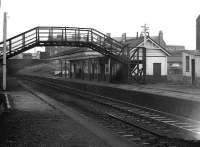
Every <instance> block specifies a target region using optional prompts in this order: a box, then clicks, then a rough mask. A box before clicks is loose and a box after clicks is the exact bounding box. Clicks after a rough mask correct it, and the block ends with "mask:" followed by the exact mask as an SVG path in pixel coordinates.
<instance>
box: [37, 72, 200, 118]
mask: <svg viewBox="0 0 200 147" xmlns="http://www.w3.org/2000/svg"><path fill="white" fill-rule="evenodd" d="M35 76H36V75H35ZM50 78H53V79H55V80H59V81H60V82H62V83H64V84H65V85H68V86H70V87H73V88H78V89H80V90H84V91H88V92H92V93H96V94H100V95H103V96H108V97H111V98H116V99H119V100H123V101H127V102H130V103H133V104H136V105H140V106H143V107H147V108H151V109H155V110H158V111H162V112H166V113H170V114H174V115H177V116H182V117H185V118H190V119H194V120H200V115H199V112H200V91H199V89H198V88H197V87H196V88H195V87H191V86H183V85H173V84H164V83H160V84H146V85H141V84H112V83H108V82H98V81H86V80H78V79H64V78H60V77H50Z"/></svg>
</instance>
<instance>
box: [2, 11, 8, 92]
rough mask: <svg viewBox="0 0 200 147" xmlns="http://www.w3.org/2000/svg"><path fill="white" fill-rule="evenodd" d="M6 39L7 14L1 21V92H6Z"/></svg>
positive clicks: (5, 13)
mask: <svg viewBox="0 0 200 147" xmlns="http://www.w3.org/2000/svg"><path fill="white" fill-rule="evenodd" d="M6 38H7V12H4V20H3V90H4V91H5V90H6Z"/></svg>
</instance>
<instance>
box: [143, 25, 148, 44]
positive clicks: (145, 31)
mask: <svg viewBox="0 0 200 147" xmlns="http://www.w3.org/2000/svg"><path fill="white" fill-rule="evenodd" d="M141 27H142V28H143V29H144V30H143V33H144V47H146V41H147V31H148V30H149V27H147V25H146V24H144V26H141Z"/></svg>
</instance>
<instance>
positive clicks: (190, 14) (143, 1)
mask: <svg viewBox="0 0 200 147" xmlns="http://www.w3.org/2000/svg"><path fill="white" fill-rule="evenodd" d="M4 11H7V12H8V16H9V19H8V37H12V36H13V35H17V34H18V33H21V32H23V31H26V30H28V29H31V28H33V27H36V26H43V25H45V26H77V27H93V28H96V29H98V30H100V31H102V32H104V33H107V32H110V33H111V35H112V36H121V34H122V33H124V32H126V33H127V36H135V35H136V32H137V31H138V32H140V31H141V27H140V26H142V25H144V23H146V24H147V25H148V26H149V27H150V35H157V34H158V31H159V30H162V31H163V32H164V39H165V41H166V42H167V44H179V45H185V46H186V49H195V30H196V29H195V26H196V24H195V21H196V17H197V16H198V15H199V14H200V1H199V0H2V7H1V11H0V15H1V19H0V24H1V25H0V27H2V28H3V26H2V24H3V23H2V20H3V12H4ZM0 33H1V34H2V29H0ZM0 39H1V40H2V35H1V36H0Z"/></svg>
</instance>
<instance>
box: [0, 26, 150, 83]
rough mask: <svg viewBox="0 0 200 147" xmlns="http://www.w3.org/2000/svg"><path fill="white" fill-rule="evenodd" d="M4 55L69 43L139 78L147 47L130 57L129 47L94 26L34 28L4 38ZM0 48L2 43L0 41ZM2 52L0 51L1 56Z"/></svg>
mask: <svg viewBox="0 0 200 147" xmlns="http://www.w3.org/2000/svg"><path fill="white" fill-rule="evenodd" d="M6 46H7V52H6V54H7V58H11V57H13V56H15V55H17V54H20V53H22V52H25V51H27V50H29V49H31V48H34V47H42V46H70V47H88V48H91V49H93V50H95V51H97V52H99V53H101V54H103V55H105V56H109V57H111V58H112V59H114V60H117V61H118V62H120V63H122V64H125V65H127V67H128V70H129V72H128V73H129V75H130V77H131V76H132V77H135V78H136V79H141V77H145V75H146V49H145V48H144V47H138V48H136V49H135V50H134V52H133V54H132V56H129V55H127V51H128V50H129V48H128V46H126V45H124V44H122V43H121V42H118V41H116V40H115V39H113V38H111V37H109V36H107V35H105V34H103V33H101V32H99V31H97V30H96V29H93V28H77V27H35V28H33V29H30V30H28V31H26V32H23V33H21V34H18V35H16V36H14V37H12V38H9V39H7V40H6ZM0 47H2V48H3V42H0ZM2 58H3V51H1V52H0V59H1V60H2Z"/></svg>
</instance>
